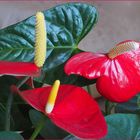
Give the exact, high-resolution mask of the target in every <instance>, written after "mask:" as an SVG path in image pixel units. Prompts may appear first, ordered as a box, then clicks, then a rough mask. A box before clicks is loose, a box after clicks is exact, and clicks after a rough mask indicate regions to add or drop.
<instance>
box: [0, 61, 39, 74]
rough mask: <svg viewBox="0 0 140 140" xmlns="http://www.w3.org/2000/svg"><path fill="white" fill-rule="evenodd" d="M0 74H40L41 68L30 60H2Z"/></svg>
mask: <svg viewBox="0 0 140 140" xmlns="http://www.w3.org/2000/svg"><path fill="white" fill-rule="evenodd" d="M0 75H14V76H39V75H40V69H39V68H38V67H37V66H36V65H35V64H33V63H29V62H10V61H0Z"/></svg>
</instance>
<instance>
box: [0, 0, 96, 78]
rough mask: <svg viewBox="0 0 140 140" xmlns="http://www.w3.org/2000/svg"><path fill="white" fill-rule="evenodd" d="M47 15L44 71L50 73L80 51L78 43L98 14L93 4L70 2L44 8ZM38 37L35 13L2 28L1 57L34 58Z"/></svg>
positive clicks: (14, 59) (13, 59) (28, 59)
mask: <svg viewBox="0 0 140 140" xmlns="http://www.w3.org/2000/svg"><path fill="white" fill-rule="evenodd" d="M44 15H45V20H46V26H47V36H48V40H47V46H48V47H47V58H46V63H45V65H44V67H43V71H44V72H46V71H49V72H50V71H51V69H54V68H55V67H57V66H59V65H61V64H63V63H64V62H66V60H68V59H69V57H71V55H72V54H73V53H74V52H77V50H78V47H77V46H78V43H79V42H80V41H81V40H82V38H83V37H84V36H85V35H86V34H87V33H88V32H89V31H90V30H91V28H92V27H93V26H94V25H95V24H96V22H97V18H98V14H97V10H96V9H95V7H93V6H91V5H88V4H84V3H67V4H63V5H59V6H56V7H54V8H51V9H49V10H47V11H44ZM34 40H35V17H34V16H32V17H30V18H28V19H26V20H24V21H22V22H19V23H17V24H15V25H12V26H9V27H7V28H5V29H2V30H0V60H8V61H26V62H27V61H28V62H31V61H33V58H34ZM61 66H62V65H61ZM61 69H63V67H62V68H61ZM56 70H57V69H56ZM45 75H46V74H44V76H45ZM49 80H51V79H49Z"/></svg>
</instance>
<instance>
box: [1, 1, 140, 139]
mask: <svg viewBox="0 0 140 140" xmlns="http://www.w3.org/2000/svg"><path fill="white" fill-rule="evenodd" d="M97 21H98V12H97V9H96V8H95V7H94V6H92V5H89V4H85V3H66V4H63V5H59V6H56V7H54V8H51V9H49V10H46V11H42V12H37V13H36V14H35V15H33V16H32V17H29V18H27V19H25V20H23V21H21V22H19V23H17V24H14V25H11V26H9V27H6V28H4V29H1V30H0V75H1V76H0V139H1V140H23V139H30V140H35V139H64V140H70V139H71V140H80V139H85V140H88V139H90V140H99V139H101V140H124V139H126V140H133V139H135V140H137V139H139V138H140V135H139V133H140V127H139V126H140V116H139V112H140V103H139V102H140V101H139V100H140V98H139V94H138V93H139V90H140V86H139V83H140V62H139V61H140V43H139V42H137V41H134V40H127V41H124V42H121V43H119V44H117V45H116V46H115V47H114V48H113V49H111V50H110V51H109V52H108V53H106V54H103V53H102V54H99V53H96V52H94V53H93V52H84V51H83V50H81V49H80V48H79V47H78V44H79V42H80V41H81V40H82V39H83V38H84V37H85V36H86V35H87V34H88V32H89V31H90V30H91V29H92V28H93V27H94V26H95V25H96V23H97ZM93 47H94V46H93ZM90 84H96V87H97V90H98V91H99V93H100V94H101V98H102V100H103V103H104V108H100V107H99V103H98V99H94V97H93V96H92V95H91V94H90V91H89V90H88V91H86V90H85V89H84V88H83V86H88V85H90ZM88 89H89V88H88Z"/></svg>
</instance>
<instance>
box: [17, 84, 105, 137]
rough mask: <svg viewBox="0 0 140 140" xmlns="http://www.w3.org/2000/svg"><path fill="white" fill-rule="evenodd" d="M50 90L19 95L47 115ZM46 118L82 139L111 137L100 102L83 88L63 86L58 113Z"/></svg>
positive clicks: (37, 90)
mask: <svg viewBox="0 0 140 140" xmlns="http://www.w3.org/2000/svg"><path fill="white" fill-rule="evenodd" d="M50 90H51V87H50V86H48V87H43V88H37V89H33V90H27V91H22V92H19V94H20V96H22V98H23V99H24V100H25V101H27V102H28V103H29V104H30V105H31V106H32V107H34V108H35V109H37V110H39V111H42V112H43V113H45V105H46V103H47V100H48V95H49V93H50ZM45 114H46V113H45ZM46 115H48V117H49V118H50V119H51V120H52V121H53V122H54V123H55V124H56V125H57V126H59V127H61V128H63V129H64V130H66V131H68V132H69V133H71V134H73V135H75V136H77V137H79V138H86V139H88V138H101V137H103V136H105V134H106V133H107V125H106V122H105V120H104V117H103V115H102V113H101V111H100V109H99V107H98V105H97V103H96V101H95V100H94V99H93V98H92V97H91V96H90V95H89V94H88V93H87V92H86V91H85V90H84V89H82V88H80V87H76V86H72V85H61V86H60V88H59V91H58V96H57V98H56V103H55V106H54V109H53V111H52V112H51V113H50V114H46Z"/></svg>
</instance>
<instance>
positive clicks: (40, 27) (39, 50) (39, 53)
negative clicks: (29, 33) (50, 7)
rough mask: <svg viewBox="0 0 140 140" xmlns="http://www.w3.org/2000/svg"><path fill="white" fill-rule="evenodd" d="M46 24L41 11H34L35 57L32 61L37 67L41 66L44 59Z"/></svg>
mask: <svg viewBox="0 0 140 140" xmlns="http://www.w3.org/2000/svg"><path fill="white" fill-rule="evenodd" d="M46 36H47V33H46V24H45V17H44V14H43V13H42V12H37V13H36V26H35V57H34V63H35V65H36V66H37V67H39V68H40V67H42V66H43V64H44V63H45V59H46V49H47V46H46V40H47V38H46Z"/></svg>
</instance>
